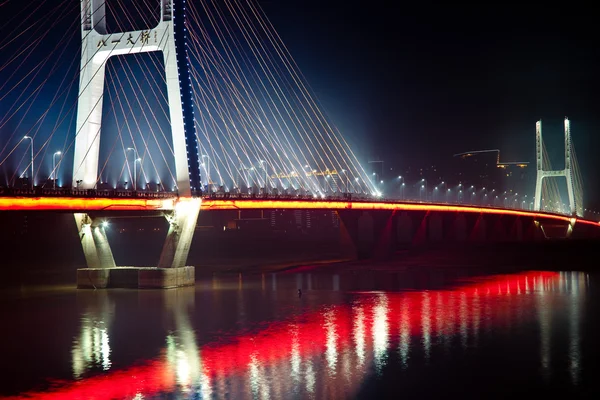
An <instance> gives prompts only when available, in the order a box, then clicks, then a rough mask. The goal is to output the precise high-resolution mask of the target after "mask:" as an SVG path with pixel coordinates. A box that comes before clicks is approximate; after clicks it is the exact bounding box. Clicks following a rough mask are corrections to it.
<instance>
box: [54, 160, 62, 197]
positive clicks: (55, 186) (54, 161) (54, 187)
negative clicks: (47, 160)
mask: <svg viewBox="0 0 600 400" xmlns="http://www.w3.org/2000/svg"><path fill="white" fill-rule="evenodd" d="M61 154H62V153H61V152H60V151H57V152H55V153H54V154H53V155H52V181H53V185H54V189H56V172H57V171H56V156H60V155H61Z"/></svg>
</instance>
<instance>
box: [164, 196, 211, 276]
mask: <svg viewBox="0 0 600 400" xmlns="http://www.w3.org/2000/svg"><path fill="white" fill-rule="evenodd" d="M201 202H202V201H201V199H189V200H185V201H180V202H179V203H177V205H176V207H175V210H174V211H171V212H169V213H168V214H165V216H166V218H167V220H168V221H169V232H168V233H167V238H166V239H165V244H164V246H163V249H162V253H161V254H160V261H159V262H158V267H159V268H181V267H185V263H186V261H187V257H188V254H189V252H190V246H191V245H192V239H193V237H194V231H195V230H196V222H197V221H198V214H199V213H200V205H201Z"/></svg>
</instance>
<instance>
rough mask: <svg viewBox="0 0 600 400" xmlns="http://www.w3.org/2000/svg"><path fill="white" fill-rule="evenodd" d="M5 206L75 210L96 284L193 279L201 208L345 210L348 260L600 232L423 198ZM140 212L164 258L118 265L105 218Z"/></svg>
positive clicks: (237, 216)
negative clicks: (155, 223) (159, 230)
mask: <svg viewBox="0 0 600 400" xmlns="http://www.w3.org/2000/svg"><path fill="white" fill-rule="evenodd" d="M0 210H12V211H18V212H22V213H23V214H25V215H26V214H31V213H32V212H36V213H37V212H41V211H49V212H51V213H57V212H59V213H69V214H74V215H75V220H76V222H77V228H78V232H79V239H80V242H81V246H82V249H83V253H84V255H85V259H86V263H87V266H88V268H86V269H82V270H79V272H78V285H79V286H80V287H90V288H93V287H97V288H98V287H115V286H117V287H173V286H181V285H184V284H193V282H194V271H193V267H192V268H188V267H187V266H186V262H187V257H188V253H189V251H190V247H191V244H192V239H193V236H194V233H195V231H196V230H197V229H199V227H198V225H199V224H198V223H197V221H198V216H199V214H201V215H206V216H210V215H213V216H215V218H216V219H215V220H218V221H219V223H216V224H213V225H214V226H216V227H219V226H221V227H222V228H223V229H225V226H227V229H230V228H229V227H230V226H235V225H236V221H240V222H243V221H244V218H243V216H244V214H245V213H246V214H247V215H248V217H249V218H250V219H252V218H256V216H255V215H256V214H257V213H258V214H259V215H260V219H261V220H262V221H265V220H266V219H265V218H264V216H263V215H262V214H263V211H271V212H274V211H281V210H305V211H309V210H312V211H314V212H319V211H328V212H329V213H333V214H337V216H338V218H337V220H338V221H339V229H338V231H339V238H338V243H339V248H340V252H341V253H343V257H342V258H343V259H357V258H358V259H368V258H378V259H382V258H383V259H385V258H388V257H391V256H392V255H393V254H394V253H395V252H396V251H397V250H398V249H400V248H408V247H419V246H422V245H427V244H431V243H442V244H443V243H469V242H473V243H494V242H530V241H531V242H536V241H543V240H545V239H552V238H561V239H563V238H600V224H599V223H598V222H592V221H588V220H583V219H578V218H570V217H568V216H565V215H558V214H548V213H540V212H528V211H521V210H510V209H496V208H481V207H470V206H454V205H443V204H423V203H399V202H370V201H333V200H329V201H317V200H292V199H214V198H205V199H201V198H194V199H190V198H179V199H176V198H171V199H139V198H122V199H107V198H48V197H45V198H41V199H36V198H0ZM321 214H322V213H321ZM140 217H147V218H161V219H166V220H167V222H168V224H167V225H168V228H167V229H168V233H167V236H166V239H165V242H164V244H163V246H162V252H161V254H160V257H159V260H158V262H156V264H155V265H145V266H144V267H133V268H132V267H123V266H118V265H117V263H115V259H114V257H113V253H112V249H111V246H110V244H109V242H108V237H107V235H106V231H105V230H104V229H105V223H106V224H108V220H111V219H121V218H135V219H138V218H140ZM200 225H202V224H201V223H200ZM223 229H222V230H223ZM236 229H238V228H236ZM243 229H245V228H243V227H242V231H243ZM204 240H206V237H205V239H204ZM156 245H157V244H154V245H153V246H156ZM142 247H143V246H142ZM267 247H268V246H267ZM132 249H133V250H134V251H137V252H140V251H141V252H145V251H146V249H144V248H140V247H139V246H138V247H133V248H132ZM238 250H239V249H238ZM157 251H158V248H157ZM267 253H268V250H267ZM136 258H137V256H136ZM134 261H135V260H130V261H129V262H134Z"/></svg>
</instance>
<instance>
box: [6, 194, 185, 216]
mask: <svg viewBox="0 0 600 400" xmlns="http://www.w3.org/2000/svg"><path fill="white" fill-rule="evenodd" d="M174 202H175V199H131V198H124V199H119V198H81V197H0V211H73V212H85V211H100V210H115V211H122V210H130V211H140V210H141V211H152V210H172V209H173V205H174Z"/></svg>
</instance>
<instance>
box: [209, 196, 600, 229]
mask: <svg viewBox="0 0 600 400" xmlns="http://www.w3.org/2000/svg"><path fill="white" fill-rule="evenodd" d="M202 209H203V210H268V209H292V210H293V209H302V210H306V209H309V210H389V211H440V212H468V213H477V214H499V215H514V216H522V217H533V218H544V219H554V220H559V221H564V222H570V221H571V217H568V216H565V215H557V214H548V213H540V212H532V211H520V210H507V209H500V208H486V207H473V206H453V205H441V204H414V203H391V202H362V201H311V200H220V199H218V200H213V199H204V200H203V201H202ZM576 221H577V222H581V223H584V224H589V225H593V226H600V223H598V222H594V221H588V220H584V219H579V218H577V219H576Z"/></svg>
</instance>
